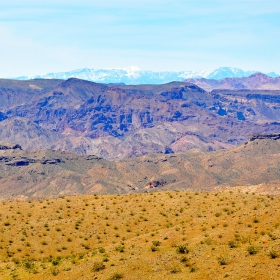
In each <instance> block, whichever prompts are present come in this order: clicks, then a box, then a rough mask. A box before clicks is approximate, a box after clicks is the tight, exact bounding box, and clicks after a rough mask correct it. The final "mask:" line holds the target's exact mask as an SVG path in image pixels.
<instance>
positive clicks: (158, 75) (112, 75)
mask: <svg viewBox="0 0 280 280" xmlns="http://www.w3.org/2000/svg"><path fill="white" fill-rule="evenodd" d="M259 72H260V71H243V70H242V69H238V68H232V67H221V68H218V69H216V70H214V71H212V72H209V71H179V72H172V71H165V72H155V71H147V70H141V69H139V68H138V67H135V66H133V67H128V68H124V69H99V70H97V69H90V68H83V69H79V70H74V71H70V72H59V73H48V74H45V75H37V76H33V77H27V76H21V77H17V78H14V79H17V80H28V79H63V80H67V79H69V78H78V79H82V80H87V81H91V82H98V83H117V84H120V83H124V84H127V85H131V84H163V83H168V82H172V81H183V80H185V79H191V78H206V79H223V78H242V77H249V76H250V75H252V74H254V73H259ZM266 75H267V76H269V77H273V78H275V77H279V75H278V74H276V73H274V72H270V73H266Z"/></svg>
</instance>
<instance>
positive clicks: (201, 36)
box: [0, 0, 280, 77]
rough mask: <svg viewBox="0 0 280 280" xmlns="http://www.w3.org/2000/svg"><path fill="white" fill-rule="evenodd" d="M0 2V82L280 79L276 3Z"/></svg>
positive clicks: (220, 0)
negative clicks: (206, 75)
mask: <svg viewBox="0 0 280 280" xmlns="http://www.w3.org/2000/svg"><path fill="white" fill-rule="evenodd" d="M0 2H3V3H1V5H0V36H1V43H0V62H1V67H0V77H15V76H21V75H27V76H29V75H35V74H45V73H48V72H59V71H70V70H74V69H79V68H84V67H89V68H94V69H100V68H123V67H128V66H133V65H135V66H138V67H140V68H141V69H145V70H155V71H159V70H172V71H173V70H174V71H177V70H178V71H180V70H214V69H215V68H218V67H221V66H231V67H237V68H242V69H243V70H259V71H263V72H270V71H275V72H276V73H278V74H280V1H279V0H266V1H264V0H244V1H240V0H234V1H232V0H212V1H210V0H196V1H193V0H172V1H171V0H170V1H169V0H149V1H148V0H138V1H132V0H118V1H113V0H98V1H95V0H88V1H87V0H79V1H77V0H75V1H74V0H67V1H66V0H65V1H64V0H61V1H60V0H56V1H54V0H48V1H38V0H36V1H35V0H34V1H32V0H29V1H28V0H27V1H25V0H16V1H13V0H10V1H4V0H0Z"/></svg>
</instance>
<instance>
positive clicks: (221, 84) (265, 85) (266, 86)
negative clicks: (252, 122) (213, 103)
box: [186, 73, 280, 91]
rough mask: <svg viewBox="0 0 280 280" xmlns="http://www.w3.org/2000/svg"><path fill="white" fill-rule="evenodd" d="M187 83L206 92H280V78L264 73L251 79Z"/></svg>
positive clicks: (198, 80)
mask: <svg viewBox="0 0 280 280" xmlns="http://www.w3.org/2000/svg"><path fill="white" fill-rule="evenodd" d="M186 82H188V83H193V84H195V85H197V86H199V87H201V88H203V89H204V90H206V91H212V90H215V89H230V90H245V89H249V90H280V77H269V76H267V75H265V74H262V73H255V74H252V75H250V76H249V77H242V78H240V77H236V78H222V79H218V80H216V79H213V78H212V79H211V78H210V79H209V78H208V79H205V78H198V79H197V78H193V79H187V80H186Z"/></svg>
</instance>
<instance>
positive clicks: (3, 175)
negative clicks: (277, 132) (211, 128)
mask: <svg viewBox="0 0 280 280" xmlns="http://www.w3.org/2000/svg"><path fill="white" fill-rule="evenodd" d="M279 151H280V140H273V139H262V140H259V139H256V140H254V141H250V142H248V143H247V144H244V145H242V146H240V147H238V148H235V149H229V150H220V151H216V152H202V151H199V150H191V151H188V152H185V153H179V154H169V155H167V154H162V155H159V154H150V155H146V156H142V157H137V158H134V159H126V160H119V161H114V162H110V161H107V160H104V159H101V158H98V157H95V156H79V155H74V154H71V153H66V152H57V151H43V150H42V151H23V150H19V149H9V150H0V165H1V169H0V185H1V190H0V197H2V198H5V197H6V198H7V197H13V196H18V195H24V196H30V197H37V198H38V197H46V196H59V195H73V194H85V193H87V194H92V193H131V192H132V193H133V192H143V191H150V190H156V189H163V190H171V189H187V190H198V189H200V190H213V189H215V188H217V187H223V188H225V187H229V186H231V187H233V186H251V185H258V184H276V183H278V184H279V183H280V173H279V166H280V152H279Z"/></svg>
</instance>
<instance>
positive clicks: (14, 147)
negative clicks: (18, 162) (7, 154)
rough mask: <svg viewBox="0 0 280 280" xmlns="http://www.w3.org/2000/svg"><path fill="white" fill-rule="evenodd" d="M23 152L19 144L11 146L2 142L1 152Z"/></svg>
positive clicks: (0, 144)
mask: <svg viewBox="0 0 280 280" xmlns="http://www.w3.org/2000/svg"><path fill="white" fill-rule="evenodd" d="M16 149H19V150H22V148H21V146H20V145H18V144H15V145H14V144H10V143H5V142H0V150H16Z"/></svg>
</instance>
